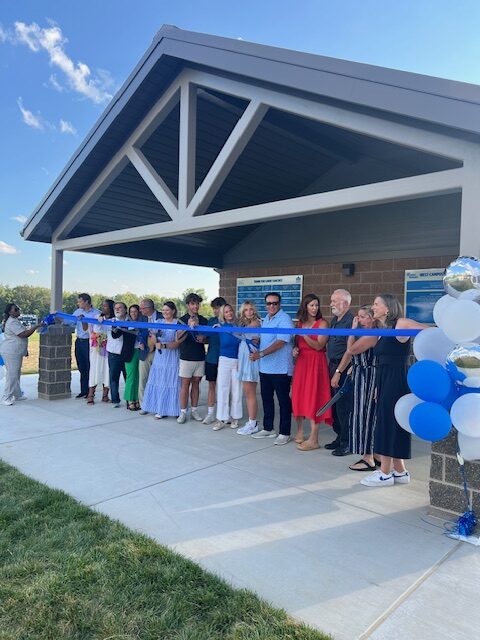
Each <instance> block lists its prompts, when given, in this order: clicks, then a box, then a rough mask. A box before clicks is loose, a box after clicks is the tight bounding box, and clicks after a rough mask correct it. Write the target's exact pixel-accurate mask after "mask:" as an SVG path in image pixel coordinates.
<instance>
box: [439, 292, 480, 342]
mask: <svg viewBox="0 0 480 640" xmlns="http://www.w3.org/2000/svg"><path fill="white" fill-rule="evenodd" d="M441 328H442V330H443V333H444V334H445V335H446V336H447V338H450V340H452V341H453V342H456V343H459V342H473V341H474V340H475V339H476V338H478V336H480V305H478V304H477V303H476V302H473V300H455V302H454V303H453V304H450V305H449V306H448V308H447V309H445V311H444V312H443V313H442V316H441Z"/></svg>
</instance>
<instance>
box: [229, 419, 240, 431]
mask: <svg viewBox="0 0 480 640" xmlns="http://www.w3.org/2000/svg"><path fill="white" fill-rule="evenodd" d="M229 426H230V429H238V420H232V421H231V422H230V425H229Z"/></svg>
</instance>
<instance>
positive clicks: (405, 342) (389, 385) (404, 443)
mask: <svg viewBox="0 0 480 640" xmlns="http://www.w3.org/2000/svg"><path fill="white" fill-rule="evenodd" d="M372 309H373V317H374V318H375V320H376V321H377V323H378V326H379V328H385V329H425V328H426V325H424V324H420V323H419V322H415V321H414V320H409V319H408V318H403V317H401V316H402V315H403V311H402V305H401V304H400V302H399V301H398V300H397V298H395V296H393V295H391V294H388V293H386V294H382V295H379V296H377V297H376V298H375V300H374V302H373V305H372ZM373 352H374V355H375V363H376V395H377V400H376V402H377V410H376V424H375V443H374V451H375V454H376V455H378V456H379V457H380V462H381V466H380V469H379V470H377V471H374V472H373V473H371V474H370V475H368V476H367V477H366V478H364V479H363V480H362V481H361V483H362V484H363V485H365V486H367V487H379V486H391V485H393V484H408V483H409V482H410V474H409V473H408V471H407V469H406V468H405V460H406V459H409V458H410V457H411V435H410V433H408V432H407V431H405V429H402V427H401V426H400V425H399V424H398V422H397V421H396V419H395V413H394V410H395V404H396V403H397V400H399V399H400V398H401V397H402V396H404V395H405V394H406V393H409V389H408V384H407V362H408V356H409V353H410V338H409V337H408V336H393V337H385V336H382V337H380V338H378V339H377V341H376V344H375V346H374V347H373Z"/></svg>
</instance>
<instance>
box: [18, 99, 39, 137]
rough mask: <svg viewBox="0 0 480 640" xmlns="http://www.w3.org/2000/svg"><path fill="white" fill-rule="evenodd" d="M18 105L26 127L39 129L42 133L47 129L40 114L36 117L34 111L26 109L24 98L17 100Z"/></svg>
mask: <svg viewBox="0 0 480 640" xmlns="http://www.w3.org/2000/svg"><path fill="white" fill-rule="evenodd" d="M17 104H18V108H19V109H20V111H21V112H22V117H23V121H24V123H25V124H26V125H28V126H29V127H33V128H34V129H39V130H40V131H43V130H44V129H45V125H44V123H43V121H42V118H41V116H40V114H38V115H37V116H36V115H35V114H34V113H32V111H29V110H28V109H27V108H26V107H24V106H23V101H22V98H19V99H18V100H17Z"/></svg>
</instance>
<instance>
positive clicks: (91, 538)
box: [0, 462, 328, 640]
mask: <svg viewBox="0 0 480 640" xmlns="http://www.w3.org/2000/svg"><path fill="white" fill-rule="evenodd" d="M0 505H1V506H0V639H1V640H7V639H8V640H63V639H68V640H70V639H72V640H97V639H98V640H100V639H102V640H114V639H115V640H130V639H134V638H135V639H138V640H173V639H175V640H177V639H178V640H215V639H219V640H220V639H221V640H267V639H268V640H273V639H275V640H277V639H279V640H287V639H288V640H326V638H327V637H328V636H326V635H324V634H321V633H319V632H317V631H314V630H312V629H309V628H308V627H306V626H304V625H301V624H298V623H296V622H295V621H294V620H292V619H291V618H289V617H288V616H287V614H286V613H285V612H283V611H279V610H276V609H273V608H272V607H271V606H269V605H268V604H266V603H265V602H263V601H262V600H260V599H259V598H258V597H257V596H255V595H254V594H253V593H250V592H248V591H245V590H235V589H232V588H231V587H229V586H228V585H227V584H226V583H225V582H223V581H222V580H220V579H219V578H217V577H215V576H213V575H211V574H209V573H207V572H206V571H204V570H203V569H201V568H200V567H199V566H197V565H196V564H194V563H193V562H190V561H189V560H186V559H184V558H182V557H181V556H179V555H177V554H175V553H173V552H172V551H169V550H168V549H167V548H165V547H162V546H160V545H158V544H156V543H155V542H153V541H152V540H150V539H149V538H147V537H145V536H142V535H139V534H136V533H133V532H132V531H130V530H129V529H127V528H126V527H124V526H123V525H121V524H119V523H118V522H115V521H112V520H110V519H108V518H107V517H105V516H102V515H99V514H97V513H95V512H93V511H91V510H90V509H88V508H87V507H83V506H81V505H80V504H79V503H78V502H76V501H75V500H73V499H72V498H70V497H69V496H67V495H65V494H64V493H62V492H60V491H54V490H52V489H49V488H47V487H45V486H44V485H42V484H40V483H38V482H35V481H33V480H30V479H29V478H27V477H26V476H24V475H22V474H21V473H19V472H18V471H17V470H15V469H13V468H12V467H10V466H8V465H6V464H4V463H2V462H0ZM274 590H275V585H274V584H272V591H274Z"/></svg>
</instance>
